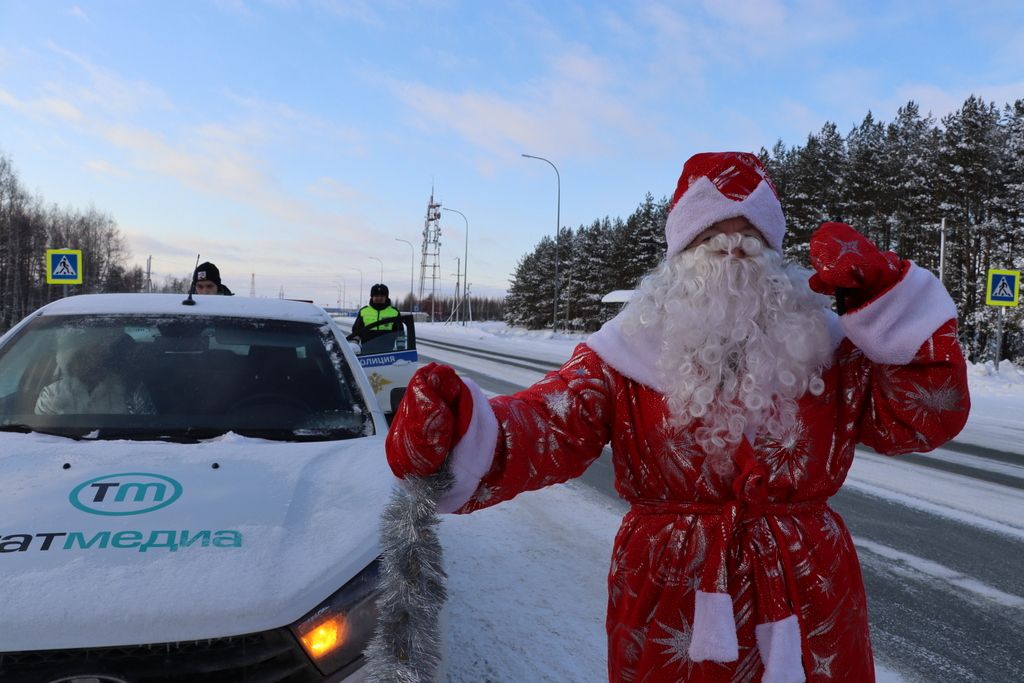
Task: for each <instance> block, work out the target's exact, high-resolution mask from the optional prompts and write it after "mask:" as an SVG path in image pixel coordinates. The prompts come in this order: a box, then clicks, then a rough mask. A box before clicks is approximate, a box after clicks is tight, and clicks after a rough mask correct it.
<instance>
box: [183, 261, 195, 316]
mask: <svg viewBox="0 0 1024 683" xmlns="http://www.w3.org/2000/svg"><path fill="white" fill-rule="evenodd" d="M196 268H199V254H196V267H195V268H193V269H192V284H190V285H189V286H188V298H187V299H185V300H184V301H182V302H181V305H182V306H195V305H196V302H195V300H194V299H193V298H192V295H193V294H195V293H196Z"/></svg>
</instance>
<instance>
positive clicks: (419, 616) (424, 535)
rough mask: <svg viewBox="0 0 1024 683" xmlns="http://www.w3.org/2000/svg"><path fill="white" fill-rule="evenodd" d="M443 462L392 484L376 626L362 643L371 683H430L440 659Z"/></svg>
mask: <svg viewBox="0 0 1024 683" xmlns="http://www.w3.org/2000/svg"><path fill="white" fill-rule="evenodd" d="M452 481H453V479H452V476H451V473H450V472H449V470H448V468H447V467H445V468H444V469H442V470H441V471H440V472H438V473H437V474H434V475H432V476H430V477H409V478H408V479H405V480H404V481H403V486H402V487H395V489H394V490H393V491H392V493H391V499H390V500H389V501H388V504H387V506H386V507H385V509H384V512H383V514H382V516H381V567H380V593H379V596H378V599H377V610H378V616H377V628H376V630H375V632H374V636H373V639H372V640H371V641H370V644H369V645H368V646H367V647H366V650H365V654H366V657H367V659H368V662H367V665H366V673H367V680H368V681H370V682H371V683H433V681H434V680H435V676H436V675H437V671H438V667H439V666H440V663H441V633H440V623H439V621H440V616H441V609H442V608H443V607H444V602H445V600H446V599H447V597H448V591H447V588H446V587H445V582H446V580H447V575H446V574H445V572H444V567H443V566H442V550H441V542H440V539H439V538H438V535H437V527H438V524H439V523H440V519H439V518H438V515H437V501H438V499H439V498H440V496H441V495H442V494H443V493H444V492H445V491H447V490H448V489H449V488H451V485H452Z"/></svg>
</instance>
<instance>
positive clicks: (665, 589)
mask: <svg viewBox="0 0 1024 683" xmlns="http://www.w3.org/2000/svg"><path fill="white" fill-rule="evenodd" d="M943 294H944V292H943ZM932 328H933V329H934V325H932ZM924 334H927V331H925V333H924ZM822 378H823V379H824V382H825V391H824V393H822V394H821V395H820V396H811V395H806V396H805V397H803V398H802V399H801V400H800V402H799V420H800V421H799V424H798V426H797V428H796V429H794V430H793V431H792V433H790V434H788V435H786V437H785V438H782V439H769V438H758V439H757V440H756V441H755V443H754V444H753V445H752V446H753V447H752V448H750V446H749V445H747V444H744V446H745V447H744V448H741V450H740V452H739V453H737V455H736V461H737V470H738V473H737V474H736V475H735V476H729V477H726V478H723V477H722V476H719V475H717V474H715V473H714V472H713V471H711V469H710V468H709V467H705V465H704V460H705V457H704V454H703V453H702V452H701V450H700V448H699V447H697V446H696V445H695V443H694V440H693V428H692V427H690V428H688V429H683V430H680V429H675V428H673V427H671V426H670V424H669V420H668V415H667V413H666V406H665V402H664V400H663V397H662V395H661V394H659V393H658V392H656V391H655V390H653V389H651V388H649V387H648V386H645V385H644V384H641V383H639V382H637V381H634V380H632V379H629V378H627V377H624V376H623V375H622V374H620V372H618V371H617V370H616V369H614V368H613V367H612V366H611V365H610V364H609V363H607V362H606V361H605V360H603V359H602V357H601V356H599V355H598V354H597V353H595V351H594V350H593V349H592V348H590V347H588V346H587V345H586V344H581V345H579V346H578V347H577V348H576V350H575V352H574V354H573V356H572V358H571V359H570V360H569V361H568V362H567V363H565V365H564V366H562V368H561V369H560V370H558V371H557V372H553V373H550V374H548V375H547V376H546V377H545V378H544V379H543V380H542V381H540V382H539V383H537V384H535V385H534V386H532V387H530V388H528V389H526V390H524V391H521V392H519V393H518V394H515V395H513V396H502V397H497V398H492V399H490V407H491V409H492V410H493V413H494V418H496V422H497V435H496V444H495V447H494V450H493V460H491V461H490V462H489V469H487V470H486V474H484V475H483V477H482V479H480V480H479V482H478V485H477V486H475V488H474V489H470V490H472V491H473V493H472V497H471V498H469V499H468V502H465V504H464V505H462V507H461V508H460V509H459V510H458V511H459V512H471V511H473V510H477V509H480V508H483V507H488V506H490V505H494V504H496V503H499V502H501V501H504V500H508V499H510V498H512V497H513V496H515V495H516V494H518V493H519V492H521V491H527V490H532V489H539V488H541V487H544V486H548V485H550V484H554V483H557V482H564V481H567V480H569V479H572V478H573V477H576V476H579V475H580V474H581V473H582V472H583V471H584V470H585V469H586V468H587V466H588V465H590V463H591V462H593V461H594V460H595V459H596V458H597V457H598V456H599V455H600V454H601V451H602V448H603V447H604V446H605V444H608V443H610V444H611V448H612V457H613V463H614V468H615V487H616V489H617V491H618V493H619V495H620V496H621V497H622V498H623V499H624V500H626V501H627V502H629V503H630V505H631V508H630V510H629V512H628V513H627V514H626V515H625V517H624V519H623V521H622V526H621V528H620V529H619V532H618V535H617V536H616V539H615V546H614V551H613V555H612V562H611V571H610V573H609V576H608V592H609V594H608V615H607V624H606V627H607V632H608V666H609V679H610V680H611V681H613V682H619V681H623V682H629V681H636V682H640V681H644V682H655V681H666V682H668V681H673V682H675V681H701V682H704V683H714V682H718V681H721V682H722V683H725V682H727V681H764V682H765V683H785V682H787V681H799V680H803V679H804V678H806V680H810V681H815V682H817V681H857V682H864V681H873V680H874V664H873V660H872V653H871V644H870V640H869V636H868V620H867V609H866V602H865V595H864V587H863V583H862V580H861V574H860V566H859V563H858V559H857V554H856V551H855V550H854V546H853V542H852V540H851V537H850V534H849V532H848V531H847V529H846V527H845V525H844V524H843V521H842V519H841V518H840V517H839V515H838V514H836V513H835V512H834V511H833V510H832V509H831V508H829V507H828V505H827V504H826V502H825V501H826V500H827V499H828V498H829V497H830V496H832V495H833V494H835V493H836V492H837V491H838V490H839V488H840V486H842V484H843V480H844V479H845V478H846V474H847V472H848V471H849V469H850V465H851V463H852V461H853V457H854V446H855V445H856V444H858V443H863V444H866V445H868V446H870V447H872V448H874V449H875V450H876V451H878V452H880V453H885V454H889V455H893V454H899V453H907V452H912V451H917V452H920V451H927V450H930V449H932V448H934V447H936V446H938V445H940V444H942V443H943V442H945V441H946V440H948V439H950V438H952V437H953V436H955V435H956V434H957V433H958V432H959V430H960V429H961V428H962V426H963V424H964V422H965V421H966V418H967V412H968V407H969V399H968V392H967V381H966V371H965V363H964V359H963V356H962V354H961V351H960V347H959V345H958V344H957V341H956V323H955V321H954V320H948V321H947V322H946V323H944V324H942V325H941V326H940V327H939V328H938V329H937V330H935V332H934V333H933V334H932V335H931V337H930V338H928V339H927V341H925V343H924V344H923V345H921V346H920V349H919V350H918V351H917V353H916V355H914V357H913V359H912V360H911V361H910V362H909V363H906V364H901V365H893V364H880V363H876V362H872V361H871V360H869V359H868V358H867V357H866V356H865V354H864V353H863V352H862V351H861V349H860V348H858V347H857V346H855V345H854V343H853V342H851V341H850V339H848V338H845V339H843V340H842V341H841V343H839V345H838V347H837V349H836V351H835V355H834V360H833V362H832V364H831V366H830V367H828V368H827V369H826V370H825V371H824V372H823V376H822ZM478 395H480V394H478ZM484 410H486V409H484ZM487 419H489V420H490V419H491V418H490V417H489V416H488V418H487ZM474 483H476V482H474ZM462 502H463V501H459V504H461V503H462ZM698 595H701V596H703V597H702V598H698V597H697V596H698ZM708 596H711V598H710V602H705V603H704V605H703V606H702V605H701V604H697V603H699V602H701V600H702V599H703V598H707V597H708ZM716 596H730V597H726V598H725V600H726V602H725V605H726V608H725V609H726V614H725V616H726V617H727V618H728V617H729V616H730V615H729V614H728V606H729V601H730V600H731V607H732V615H731V617H732V618H731V619H728V622H729V623H725V624H723V623H722V621H721V619H720V618H719V617H721V616H722V615H721V614H719V615H718V617H712V618H710V622H708V617H707V613H706V612H705V613H704V614H705V616H704V617H697V616H696V613H697V612H699V611H701V610H704V609H705V607H707V606H708V605H710V604H712V603H715V602H716V600H715V597H716ZM717 604H718V606H719V607H720V606H721V602H720V601H719V602H717ZM712 611H713V610H712ZM698 618H700V619H704V622H707V624H709V625H706V624H705V623H704V622H702V624H701V625H700V626H699V627H698V630H699V631H701V633H697V632H695V619H698ZM715 619H718V622H717V623H716V622H715ZM733 620H734V624H733V623H732V621H733ZM787 622H789V623H790V626H792V628H791V629H788V630H787V629H782V630H780V631H778V632H776V633H777V637H778V638H779V640H776V641H774V642H775V643H777V646H773V645H772V640H771V638H772V637H773V636H772V634H771V633H769V632H768V631H766V632H764V633H761V632H760V630H761V629H762V628H768V629H769V630H770V628H771V627H770V626H765V627H762V626H759V625H772V624H775V625H779V624H786V623H787ZM716 628H717V629H719V630H718V631H715V630H714V629H716ZM709 629H711V630H709ZM723 629H724V630H723ZM705 631H706V632H705ZM733 631H734V633H735V645H734V647H736V650H735V651H734V653H733V654H732V655H728V653H727V652H726V654H725V655H723V654H722V653H721V652H719V653H718V654H717V655H716V654H715V652H712V653H711V654H710V655H707V656H706V657H705V661H694V658H693V657H691V656H690V650H691V645H692V644H693V643H692V641H693V639H694V638H697V637H699V638H702V639H703V640H704V641H707V643H709V644H710V647H711V649H712V650H715V648H719V649H720V647H721V642H720V641H723V640H724V641H728V640H729V639H730V638H732V637H733V635H732V632H733ZM784 631H785V632H788V633H789V634H790V635H789V636H787V635H786V634H785V633H784ZM793 633H796V636H795V641H792V642H790V643H789V645H790V647H789V649H790V650H792V651H793V652H794V653H795V654H794V655H793V656H794V657H795V658H796V659H795V663H794V660H792V659H791V661H790V662H789V664H786V662H784V661H783V662H781V663H776V664H773V665H772V666H771V667H768V669H769V670H768V671H767V672H766V662H767V661H768V660H770V659H772V658H773V657H779V656H783V655H784V654H785V653H784V652H783V650H784V649H785V647H786V644H785V643H784V641H785V639H786V638H787V637H790V636H792V634H793ZM762 638H764V639H766V640H765V642H762V643H761V646H760V648H759V647H758V640H759V639H762ZM727 645H728V644H726V646H725V650H726V651H727V650H728V649H729V648H728V646H727ZM708 657H710V658H708ZM729 657H732V660H731V661H711V660H712V659H720V660H729Z"/></svg>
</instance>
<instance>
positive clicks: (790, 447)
mask: <svg viewBox="0 0 1024 683" xmlns="http://www.w3.org/2000/svg"><path fill="white" fill-rule="evenodd" d="M761 447H762V449H763V452H764V456H763V457H764V462H765V464H766V465H768V467H769V469H770V470H771V477H772V478H775V477H777V476H782V477H785V478H786V479H788V480H791V481H793V482H796V483H799V482H800V481H802V480H803V479H804V478H805V477H806V476H807V458H808V454H809V451H810V439H809V438H808V436H807V427H806V426H805V425H804V424H803V423H802V422H798V423H797V424H795V425H794V426H793V427H792V428H791V429H790V430H789V431H788V432H786V433H785V434H783V435H782V437H781V438H778V437H774V436H765V437H764V438H763V439H762V440H761Z"/></svg>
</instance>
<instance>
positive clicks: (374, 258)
mask: <svg viewBox="0 0 1024 683" xmlns="http://www.w3.org/2000/svg"><path fill="white" fill-rule="evenodd" d="M370 258H372V259H373V260H374V261H376V262H377V263H379V264H380V280H378V282H380V283H381V284H384V262H383V261H381V260H380V259H379V258H377V257H376V256H371V257H370Z"/></svg>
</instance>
